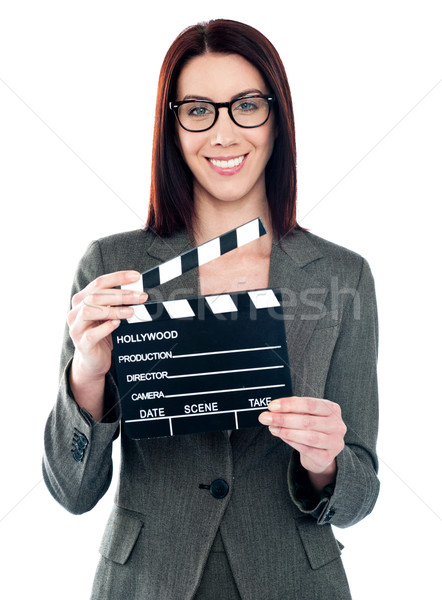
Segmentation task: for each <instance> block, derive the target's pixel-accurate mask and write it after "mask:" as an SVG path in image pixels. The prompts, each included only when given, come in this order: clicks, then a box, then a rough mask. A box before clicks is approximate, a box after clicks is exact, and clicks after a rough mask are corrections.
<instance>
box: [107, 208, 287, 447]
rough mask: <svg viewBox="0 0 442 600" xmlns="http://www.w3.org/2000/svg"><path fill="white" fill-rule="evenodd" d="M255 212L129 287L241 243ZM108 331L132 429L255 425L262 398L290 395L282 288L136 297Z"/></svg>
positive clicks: (150, 283) (163, 431)
mask: <svg viewBox="0 0 442 600" xmlns="http://www.w3.org/2000/svg"><path fill="white" fill-rule="evenodd" d="M265 233H266V230H265V228H264V225H263V223H262V221H261V219H254V220H253V221H250V222H249V223H246V224H244V225H241V226H240V227H238V228H236V229H234V230H232V231H229V232H227V233H225V234H223V235H221V236H220V237H218V238H215V239H213V240H210V241H209V242H206V243H205V244H202V245H201V246H198V247H197V248H192V249H191V250H189V251H188V252H185V253H183V254H181V255H180V256H178V257H176V258H174V259H172V260H170V261H167V262H165V263H163V264H161V265H159V266H158V267H154V268H153V269H150V270H149V271H146V272H145V273H143V274H142V277H141V278H140V280H139V282H137V283H136V284H134V285H128V286H125V287H126V288H132V289H133V288H134V287H135V288H137V289H144V290H145V291H146V292H148V291H149V290H151V289H152V288H154V287H155V286H157V285H160V284H162V283H165V282H166V281H170V280H171V279H173V278H175V277H178V276H179V275H181V274H182V273H184V272H186V271H189V270H190V269H193V268H195V267H198V266H200V265H203V264H205V263H207V262H209V261H211V260H214V259H216V258H218V257H219V256H221V255H222V254H225V253H226V252H230V251H231V250H233V249H235V248H238V247H240V246H243V245H244V244H247V243H249V242H251V241H253V240H255V239H258V238H259V237H260V236H261V235H264V234H265ZM133 308H134V310H135V314H134V316H133V317H131V318H130V319H127V320H122V322H121V324H120V326H119V327H118V329H117V330H116V331H114V333H113V356H114V362H115V368H116V374H117V383H118V389H119V393H120V398H121V405H122V415H123V418H122V423H123V428H124V431H125V433H126V435H128V436H129V437H130V438H132V439H142V438H155V437H164V436H173V435H178V434H187V433H201V432H209V431H221V430H229V429H230V430H232V429H241V428H246V427H257V426H261V424H260V422H259V421H258V415H259V413H260V412H262V411H263V410H265V409H266V407H267V404H268V403H269V402H270V401H271V400H273V399H275V398H280V397H283V396H289V395H291V393H292V392H291V379H290V368H289V359H288V354H287V342H286V335H285V324H284V314H283V306H282V300H281V293H280V291H279V290H278V289H261V290H253V291H247V292H234V293H228V294H219V295H211V296H199V297H195V298H186V299H180V300H170V301H163V302H149V301H148V302H146V303H145V304H142V305H138V306H134V307H133Z"/></svg>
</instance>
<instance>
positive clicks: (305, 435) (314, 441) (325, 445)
mask: <svg viewBox="0 0 442 600" xmlns="http://www.w3.org/2000/svg"><path fill="white" fill-rule="evenodd" d="M269 431H270V433H272V434H273V435H277V436H278V437H280V438H281V439H283V440H284V441H286V442H293V443H296V444H301V445H303V446H306V447H309V448H317V449H319V450H334V449H336V448H337V447H339V446H340V445H341V443H340V440H339V437H338V436H336V435H329V434H327V433H320V432H318V431H304V430H302V429H287V428H284V427H273V426H271V427H269Z"/></svg>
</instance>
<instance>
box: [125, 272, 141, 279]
mask: <svg viewBox="0 0 442 600" xmlns="http://www.w3.org/2000/svg"><path fill="white" fill-rule="evenodd" d="M126 278H127V279H128V280H129V281H138V279H139V278H140V274H139V273H138V271H129V272H128V273H127V275H126Z"/></svg>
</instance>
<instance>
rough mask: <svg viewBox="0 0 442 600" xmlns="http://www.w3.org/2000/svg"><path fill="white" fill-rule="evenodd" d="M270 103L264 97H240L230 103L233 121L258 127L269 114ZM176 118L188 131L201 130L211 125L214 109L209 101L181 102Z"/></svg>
mask: <svg viewBox="0 0 442 600" xmlns="http://www.w3.org/2000/svg"><path fill="white" fill-rule="evenodd" d="M269 110H270V105H269V103H268V101H267V100H266V99H265V98H240V99H239V100H236V101H235V102H234V103H233V104H232V108H231V114H232V116H233V121H234V122H235V123H236V124H237V125H239V126H240V127H259V126H260V125H262V124H263V123H265V121H266V120H267V117H268V116H269ZM178 118H179V120H180V123H181V125H182V126H183V127H185V128H186V129H188V130H190V131H202V130H204V129H208V128H209V127H211V126H212V125H213V123H214V122H215V118H216V110H215V107H214V106H213V104H211V103H210V102H203V101H199V100H195V101H194V102H186V103H185V104H181V106H180V107H179V109H178Z"/></svg>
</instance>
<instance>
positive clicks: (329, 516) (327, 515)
mask: <svg viewBox="0 0 442 600" xmlns="http://www.w3.org/2000/svg"><path fill="white" fill-rule="evenodd" d="M335 513H336V511H335V509H334V508H330V509H329V510H328V511H327V512H326V513H325V516H324V521H325V522H326V523H328V522H329V521H331V520H332V518H333V517H334V516H335Z"/></svg>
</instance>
